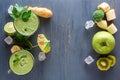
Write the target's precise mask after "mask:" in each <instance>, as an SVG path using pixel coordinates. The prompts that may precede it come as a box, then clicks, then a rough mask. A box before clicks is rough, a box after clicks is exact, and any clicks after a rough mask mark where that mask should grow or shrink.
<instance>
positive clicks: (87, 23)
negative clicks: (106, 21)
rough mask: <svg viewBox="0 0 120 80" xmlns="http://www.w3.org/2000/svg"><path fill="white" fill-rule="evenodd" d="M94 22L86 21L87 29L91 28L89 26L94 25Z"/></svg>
mask: <svg viewBox="0 0 120 80" xmlns="http://www.w3.org/2000/svg"><path fill="white" fill-rule="evenodd" d="M94 24H95V23H94V22H93V20H89V21H86V23H85V29H89V28H91V27H93V26H94Z"/></svg>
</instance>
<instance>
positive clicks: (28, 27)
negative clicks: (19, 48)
mask: <svg viewBox="0 0 120 80" xmlns="http://www.w3.org/2000/svg"><path fill="white" fill-rule="evenodd" d="M14 26H15V29H16V30H17V31H18V32H19V33H20V34H22V35H23V36H31V35H33V34H34V33H35V32H36V31H37V29H38V26H39V20H38V17H37V16H36V15H35V14H34V13H31V17H30V18H29V20H28V21H27V22H24V21H23V20H22V18H21V17H20V18H17V19H16V20H15V21H14Z"/></svg>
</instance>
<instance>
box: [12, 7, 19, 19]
mask: <svg viewBox="0 0 120 80" xmlns="http://www.w3.org/2000/svg"><path fill="white" fill-rule="evenodd" d="M12 13H13V15H14V17H15V18H18V17H19V16H20V12H18V10H17V9H16V8H15V7H13V10H12Z"/></svg>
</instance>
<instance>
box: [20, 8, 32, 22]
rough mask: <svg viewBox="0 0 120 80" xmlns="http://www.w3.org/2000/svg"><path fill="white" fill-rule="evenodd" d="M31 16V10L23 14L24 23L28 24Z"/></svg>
mask: <svg viewBox="0 0 120 80" xmlns="http://www.w3.org/2000/svg"><path fill="white" fill-rule="evenodd" d="M30 16H31V10H29V11H27V12H24V13H23V14H22V20H23V21H24V22H26V21H28V20H29V17H30Z"/></svg>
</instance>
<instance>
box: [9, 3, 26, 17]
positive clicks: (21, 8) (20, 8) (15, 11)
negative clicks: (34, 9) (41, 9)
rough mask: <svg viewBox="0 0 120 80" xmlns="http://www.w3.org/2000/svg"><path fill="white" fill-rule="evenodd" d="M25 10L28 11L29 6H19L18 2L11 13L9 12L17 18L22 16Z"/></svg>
mask: <svg viewBox="0 0 120 80" xmlns="http://www.w3.org/2000/svg"><path fill="white" fill-rule="evenodd" d="M24 11H27V6H19V5H18V4H15V6H13V9H12V11H11V14H9V15H10V16H11V17H12V18H13V19H16V18H18V17H20V16H21V15H22V13H23V12H24Z"/></svg>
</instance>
